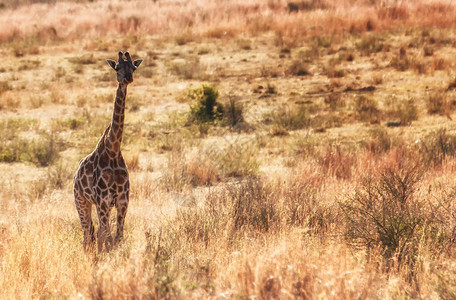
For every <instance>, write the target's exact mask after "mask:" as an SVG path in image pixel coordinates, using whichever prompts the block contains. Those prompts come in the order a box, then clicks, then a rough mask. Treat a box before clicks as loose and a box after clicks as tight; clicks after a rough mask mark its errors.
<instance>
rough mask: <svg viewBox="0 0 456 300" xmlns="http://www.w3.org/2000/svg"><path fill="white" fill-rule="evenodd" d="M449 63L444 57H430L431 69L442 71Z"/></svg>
mask: <svg viewBox="0 0 456 300" xmlns="http://www.w3.org/2000/svg"><path fill="white" fill-rule="evenodd" d="M450 66H451V63H450V62H449V61H447V60H446V59H444V58H439V57H434V58H433V59H432V71H443V70H446V69H448V68H449V67H450Z"/></svg>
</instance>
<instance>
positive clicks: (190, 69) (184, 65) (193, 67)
mask: <svg viewBox="0 0 456 300" xmlns="http://www.w3.org/2000/svg"><path fill="white" fill-rule="evenodd" d="M168 69H169V70H170V71H171V73H173V74H174V75H177V76H180V77H182V78H184V79H196V78H203V77H205V74H204V72H205V67H204V66H202V65H201V63H200V59H199V57H198V56H197V55H195V56H191V57H187V58H186V59H185V60H184V61H175V62H173V63H171V64H170V65H169V66H168Z"/></svg>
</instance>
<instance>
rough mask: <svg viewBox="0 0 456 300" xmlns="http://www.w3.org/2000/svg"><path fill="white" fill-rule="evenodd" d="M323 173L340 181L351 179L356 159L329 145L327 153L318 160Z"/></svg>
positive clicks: (338, 147) (339, 148)
mask: <svg viewBox="0 0 456 300" xmlns="http://www.w3.org/2000/svg"><path fill="white" fill-rule="evenodd" d="M318 162H319V164H320V165H321V166H322V168H323V172H324V173H325V174H327V175H329V176H335V177H337V178H339V179H345V180H347V179H350V178H351V176H352V167H353V164H354V163H355V157H354V156H353V155H352V154H350V153H347V152H346V151H344V150H343V149H342V147H340V146H339V145H337V146H332V145H329V146H328V147H327V148H326V150H325V152H324V153H323V154H322V155H321V156H320V157H319V158H318Z"/></svg>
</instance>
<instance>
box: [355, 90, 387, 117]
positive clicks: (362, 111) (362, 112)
mask: <svg viewBox="0 0 456 300" xmlns="http://www.w3.org/2000/svg"><path fill="white" fill-rule="evenodd" d="M354 108H355V112H356V114H357V117H358V119H359V120H360V121H361V122H367V123H370V124H375V123H379V122H380V120H381V112H380V109H379V108H378V103H377V101H376V100H375V99H374V98H371V97H367V96H359V97H357V98H356V99H355V105H354Z"/></svg>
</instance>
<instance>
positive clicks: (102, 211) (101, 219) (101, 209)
mask: <svg viewBox="0 0 456 300" xmlns="http://www.w3.org/2000/svg"><path fill="white" fill-rule="evenodd" d="M97 203H99V204H98V205H97V215H98V223H99V228H98V240H97V246H98V253H100V252H102V251H103V245H104V246H105V249H106V251H108V252H109V251H110V250H111V247H112V236H111V227H110V224H109V215H110V206H109V202H108V199H101V200H100V201H97Z"/></svg>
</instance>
